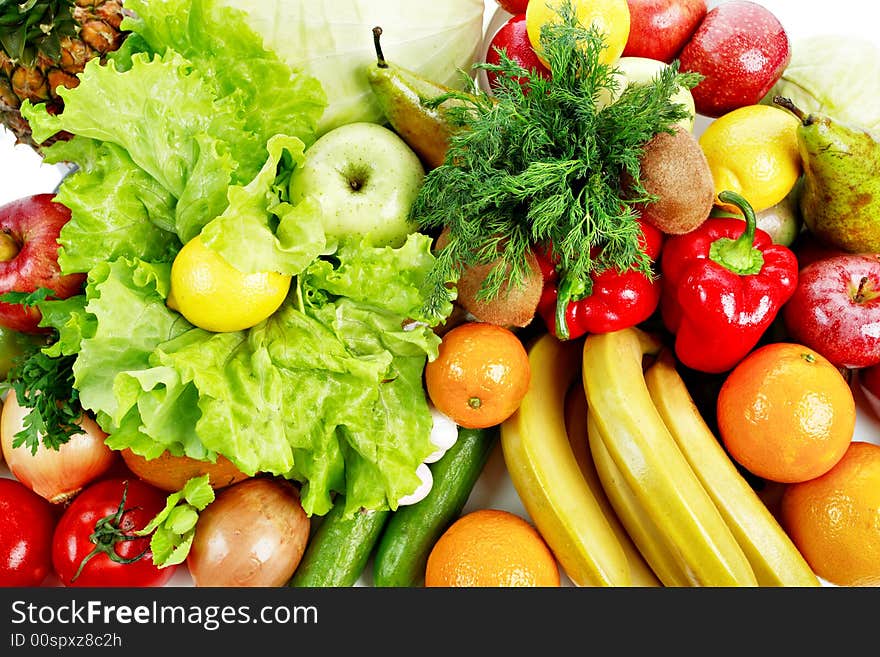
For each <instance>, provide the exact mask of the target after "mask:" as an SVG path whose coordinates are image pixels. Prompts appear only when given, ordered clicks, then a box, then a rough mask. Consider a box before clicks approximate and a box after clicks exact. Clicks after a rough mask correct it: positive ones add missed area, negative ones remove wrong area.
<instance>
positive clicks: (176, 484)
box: [121, 448, 248, 493]
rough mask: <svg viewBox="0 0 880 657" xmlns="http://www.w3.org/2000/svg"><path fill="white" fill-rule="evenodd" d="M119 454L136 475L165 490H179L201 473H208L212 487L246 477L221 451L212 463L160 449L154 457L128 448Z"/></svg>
mask: <svg viewBox="0 0 880 657" xmlns="http://www.w3.org/2000/svg"><path fill="white" fill-rule="evenodd" d="M121 454H122V460H123V461H125V464H126V465H127V466H128V469H129V470H131V471H132V472H133V473H134V474H135V475H137V477H138V478H139V479H141V480H143V481H146V482H147V483H148V484H152V485H153V486H155V487H156V488H159V489H161V490H164V491H166V492H168V493H174V492H177V491H179V490H180V489H182V488H183V486H184V485H185V484H186V482H187V481H188V480H189V479H191V478H192V477H201V476H202V475H204V474H207V475H208V481H209V482H210V483H211V487H212V488H214V489H215V490H217V489H220V488H224V487H225V486H229V485H231V484H234V483H236V482H239V481H242V480H243V479H247V477H248V476H247V475H246V474H244V473H243V472H242V471H241V470H239V469H238V468H237V467H235V466H234V465H233V464H232V462H231V461H230V460H229V459H227V458H226V457H224V456H222V455H221V456H218V457H217V461H216V462H215V463H211V462H210V461H199V460H197V459H194V458H190V457H189V456H174V455H173V454H171V453H170V452H162V453H161V454H160V455H159V456H158V457H157V458H154V459H147V458H144V457H143V456H140V455H139V454H135V453H134V452H132V451H131V449H129V448H125V449H123V450H122V452H121Z"/></svg>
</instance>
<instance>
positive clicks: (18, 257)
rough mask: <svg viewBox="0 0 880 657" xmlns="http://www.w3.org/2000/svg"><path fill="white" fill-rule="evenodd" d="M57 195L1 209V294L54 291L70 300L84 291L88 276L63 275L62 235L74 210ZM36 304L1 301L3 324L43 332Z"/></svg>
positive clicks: (22, 200)
mask: <svg viewBox="0 0 880 657" xmlns="http://www.w3.org/2000/svg"><path fill="white" fill-rule="evenodd" d="M54 198H55V195H54V194H34V195H32V196H25V197H23V198H20V199H17V200H15V201H12V202H10V203H7V204H6V205H4V206H2V207H0V294H5V293H6V292H25V293H27V292H34V291H35V290H37V289H39V288H48V289H50V290H52V292H53V294H52V298H58V299H66V298H67V297H69V296H71V295H73V294H77V293H79V292H80V291H81V289H82V285H83V283H84V282H85V280H86V275H85V274H65V275H62V273H61V269H60V267H59V265H58V247H59V244H58V236H59V234H60V233H61V227H62V226H64V224H66V223H67V222H68V221H69V220H70V210H69V209H68V208H67V207H66V206H64V205H62V204H61V203H56V202H55V201H54ZM41 317H42V316H41V314H40V311H39V309H38V308H36V307H35V306H25V305H22V304H18V303H3V302H0V326H3V327H5V328H8V329H12V330H13V331H20V332H22V333H38V332H44V330H45V329H42V328H39V327H38V324H39V322H40V319H41Z"/></svg>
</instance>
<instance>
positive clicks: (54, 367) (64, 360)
mask: <svg viewBox="0 0 880 657" xmlns="http://www.w3.org/2000/svg"><path fill="white" fill-rule="evenodd" d="M54 294H55V293H54V291H53V290H50V289H48V288H44V287H41V288H38V289H36V290H34V291H33V292H15V291H12V292H5V293H4V294H2V295H0V302H3V303H17V304H20V305H23V306H25V307H33V306H39V305H40V304H41V303H44V302H46V301H48V300H49V299H50V298H53V297H54ZM50 342H51V339H50V338H48V337H47V341H46V343H45V344H39V343H38V342H36V343H35V344H34V345H33V347H32V348H31V349H30V350H28V351H27V352H25V353H24V354H22V356H20V357H19V358H17V359H16V360H15V362H14V363H13V365H12V367H11V368H10V369H9V372H8V373H7V376H6V380H5V381H4V382H3V384H2V388H5V389H11V390H13V391H14V392H15V398H16V401H17V402H18V404H19V405H20V406H21V407H23V408H27V409H30V410H29V411H28V412H27V414H26V415H25V416H24V418H23V420H22V429H21V430H20V431H19V432H18V433H17V434H15V436H14V437H13V439H12V446H13V447H15V448H18V447H21V446H22V445H24V446H25V447H27V449H29V450H30V451H31V453H32V454H36V453H37V449H38V448H39V446H40V444H42V445H43V447H45V448H47V449H58V448H59V447H60V446H61V445H63V444H64V443H66V442H68V441H69V440H70V439H71V438H72V437H73V436H74V435H76V434H78V433H81V432H82V427H81V426H80V425H79V424H78V421H79V419H80V418H81V417H82V412H83V411H82V406H80V403H79V391H78V390H77V389H76V388H75V387H74V385H73V384H74V374H73V364H74V361H75V360H76V356H75V355H60V356H56V355H51V354H49V353H46V350H45V348H46V346H47V345H48V344H49V343H50Z"/></svg>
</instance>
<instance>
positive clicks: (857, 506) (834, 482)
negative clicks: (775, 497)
mask: <svg viewBox="0 0 880 657" xmlns="http://www.w3.org/2000/svg"><path fill="white" fill-rule="evenodd" d="M780 517H781V521H782V526H783V528H784V529H785V530H786V532H787V533H788V534H789V536H791V539H792V541H793V542H794V544H795V545H796V546H797V548H798V550H800V552H801V554H803V555H804V558H805V559H806V560H807V563H808V564H810V567H811V568H812V569H813V571H814V572H815V573H816V574H817V575H818V576H819V577H821V578H823V579H825V580H826V581H828V582H830V583H832V584H837V585H838V586H880V445H875V444H873V443H868V442H862V441H853V442H852V443H850V445H849V447H848V448H847V450H846V452H845V453H844V455H843V457H842V458H841V459H840V461H838V462H837V464H836V465H835V466H834V467H832V468H831V469H830V470H829V471H828V472H826V473H825V474H823V475H822V476H820V477H816V478H815V479H811V480H809V481H804V482H799V483H796V484H789V485H788V486H786V488H785V491H784V492H783V494H782V500H781V503H780Z"/></svg>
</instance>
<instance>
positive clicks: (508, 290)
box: [435, 228, 544, 328]
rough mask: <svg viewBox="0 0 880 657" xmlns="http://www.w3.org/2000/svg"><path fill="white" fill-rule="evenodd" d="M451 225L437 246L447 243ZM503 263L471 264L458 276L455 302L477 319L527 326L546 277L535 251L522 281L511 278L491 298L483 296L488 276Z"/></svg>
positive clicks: (445, 230) (511, 326)
mask: <svg viewBox="0 0 880 657" xmlns="http://www.w3.org/2000/svg"><path fill="white" fill-rule="evenodd" d="M447 236H448V228H444V229H443V231H442V232H441V233H440V235H439V236H438V237H437V240H436V242H435V248H436V249H442V248H443V246H444V245H445V244H446V240H447ZM499 262H500V260H496V261H493V262H490V263H487V264H477V265H469V266H468V267H466V268H465V269H464V271H463V272H462V273H461V275H460V276H459V278H458V283H457V285H456V287H457V288H458V297H457V299H456V304H457V305H458V306H460V307H461V308H463V309H464V310H465V311H466V312H467V313H468V314H470V315H471V316H472V317H473V318H474V319H475V320H477V321H479V322H487V323H490V324H497V325H498V326H504V327H506V328H522V327H525V326H528V325H529V324H530V323H531V322H532V320H533V319H534V317H535V313H536V312H537V309H538V302H539V301H540V299H541V293H542V292H543V291H544V277H543V274H542V273H541V267H540V265H539V264H538V259H537V258H536V257H535V256H534V254H532V253H529V254H528V256H527V263H528V273H527V274H526V277H525V280H523V281H522V282H521V283H520V284H517V283H516V282H515V281H510V282H509V284H508V285H506V286H505V287H503V288H502V289H501V290H500V291H499V293H498V294H497V295H495V296H494V297H493V298H492V299H489V300H486V299H480V298H478V297H479V292H480V290H481V288H482V286H483V282H484V281H485V280H486V277H487V276H488V275H489V273H490V272H491V271H492V269H493V268H494V267H495V266H496V265H497V264H498V263H499Z"/></svg>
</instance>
